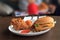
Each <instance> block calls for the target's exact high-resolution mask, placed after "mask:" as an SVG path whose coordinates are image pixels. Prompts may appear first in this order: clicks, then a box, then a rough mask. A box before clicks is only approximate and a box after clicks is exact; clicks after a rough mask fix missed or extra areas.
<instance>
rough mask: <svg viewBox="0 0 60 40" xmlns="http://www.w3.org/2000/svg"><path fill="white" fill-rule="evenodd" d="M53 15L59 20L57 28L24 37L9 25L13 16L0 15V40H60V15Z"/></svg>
mask: <svg viewBox="0 0 60 40" xmlns="http://www.w3.org/2000/svg"><path fill="white" fill-rule="evenodd" d="M52 17H53V18H54V19H55V20H56V21H57V23H56V26H55V28H53V29H52V30H50V31H49V32H47V33H45V34H43V35H38V36H33V37H24V36H19V35H15V34H13V33H11V32H10V31H9V30H8V26H9V25H10V20H11V19H12V18H13V17H0V40H60V16H52Z"/></svg>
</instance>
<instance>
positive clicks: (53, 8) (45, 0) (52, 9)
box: [44, 0, 56, 14]
mask: <svg viewBox="0 0 60 40" xmlns="http://www.w3.org/2000/svg"><path fill="white" fill-rule="evenodd" d="M52 1H53V0H44V2H45V3H47V4H48V6H49V11H48V12H49V13H50V14H53V13H54V12H55V10H56V5H54V4H52Z"/></svg>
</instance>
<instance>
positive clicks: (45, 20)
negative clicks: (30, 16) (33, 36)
mask: <svg viewBox="0 0 60 40" xmlns="http://www.w3.org/2000/svg"><path fill="white" fill-rule="evenodd" d="M33 26H34V28H35V30H36V31H42V30H46V29H51V28H53V27H54V26H55V21H54V19H53V18H52V17H49V16H46V17H42V18H39V19H37V20H36V21H35V23H34V24H33Z"/></svg>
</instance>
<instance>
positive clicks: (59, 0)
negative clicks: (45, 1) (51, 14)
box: [52, 0, 60, 15]
mask: <svg viewBox="0 0 60 40" xmlns="http://www.w3.org/2000/svg"><path fill="white" fill-rule="evenodd" d="M52 4H54V5H55V6H56V11H55V15H60V0H52Z"/></svg>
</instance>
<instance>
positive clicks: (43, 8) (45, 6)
mask: <svg viewBox="0 0 60 40" xmlns="http://www.w3.org/2000/svg"><path fill="white" fill-rule="evenodd" d="M38 9H39V10H40V11H41V10H45V9H48V5H47V4H46V3H44V2H43V3H41V4H40V5H39V6H38Z"/></svg>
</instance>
